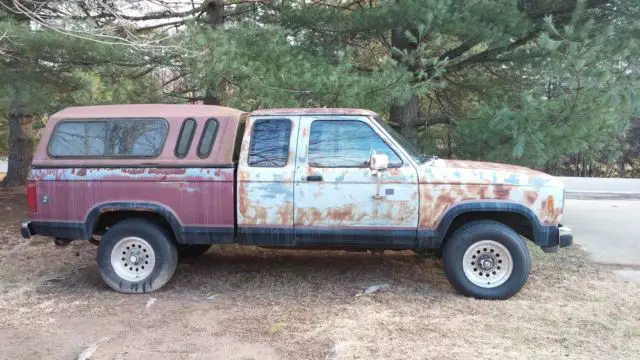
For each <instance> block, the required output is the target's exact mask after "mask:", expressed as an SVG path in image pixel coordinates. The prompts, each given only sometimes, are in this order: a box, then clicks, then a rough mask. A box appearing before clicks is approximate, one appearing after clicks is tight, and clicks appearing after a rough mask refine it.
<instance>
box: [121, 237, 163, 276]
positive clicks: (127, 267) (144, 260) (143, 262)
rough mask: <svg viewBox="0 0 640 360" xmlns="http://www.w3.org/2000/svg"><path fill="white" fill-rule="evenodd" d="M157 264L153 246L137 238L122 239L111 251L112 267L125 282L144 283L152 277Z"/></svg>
mask: <svg viewBox="0 0 640 360" xmlns="http://www.w3.org/2000/svg"><path fill="white" fill-rule="evenodd" d="M155 264H156V253H155V252H154V251H153V248H152V247H151V245H149V243H148V242H147V241H146V240H144V239H142V238H139V237H136V236H129V237H125V238H122V239H121V240H120V241H118V243H116V245H115V246H114V247H113V250H111V266H112V267H113V270H114V271H115V272H116V274H117V275H118V276H119V277H120V278H122V279H123V280H127V281H135V282H137V281H142V280H144V279H146V278H147V277H149V275H151V273H152V272H153V268H154V266H155Z"/></svg>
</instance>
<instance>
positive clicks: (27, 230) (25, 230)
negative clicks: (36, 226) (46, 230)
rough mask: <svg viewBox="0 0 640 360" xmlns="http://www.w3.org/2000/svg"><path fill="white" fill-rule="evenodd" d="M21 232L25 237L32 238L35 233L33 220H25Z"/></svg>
mask: <svg viewBox="0 0 640 360" xmlns="http://www.w3.org/2000/svg"><path fill="white" fill-rule="evenodd" d="M20 234H21V235H22V237H23V238H25V239H30V238H31V237H32V236H33V235H35V233H34V232H33V228H32V227H31V221H25V222H23V223H22V225H20Z"/></svg>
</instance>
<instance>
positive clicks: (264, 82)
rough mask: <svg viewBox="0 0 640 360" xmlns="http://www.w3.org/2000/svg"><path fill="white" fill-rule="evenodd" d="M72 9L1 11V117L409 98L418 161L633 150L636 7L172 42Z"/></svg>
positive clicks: (409, 4) (537, 161) (443, 4)
mask: <svg viewBox="0 0 640 360" xmlns="http://www.w3.org/2000/svg"><path fill="white" fill-rule="evenodd" d="M160 2H162V0H161V1H160ZM81 3H82V4H79V3H74V2H68V1H64V0H62V1H55V2H48V7H47V9H45V10H41V11H44V12H45V13H46V14H45V15H47V16H51V18H52V19H56V17H55V16H58V17H59V18H60V19H58V20H52V21H51V22H50V24H49V25H47V26H43V25H42V24H40V25H37V24H34V21H27V20H28V19H27V18H25V17H20V16H17V15H16V13H14V12H9V11H6V10H5V8H0V52H1V53H2V55H3V56H2V59H0V115H1V114H7V113H8V112H9V111H11V109H18V110H19V111H20V112H23V113H36V114H46V113H49V112H51V111H55V110H58V109H60V108H62V107H65V106H71V105H80V104H103V103H125V102H130V103H131V102H132V103H136V102H139V103H145V102H147V103H153V102H177V101H185V100H196V99H203V98H204V95H205V93H206V91H213V92H214V93H215V95H216V96H217V97H218V98H219V99H220V100H221V102H222V104H223V105H226V106H232V107H236V108H240V109H244V110H252V109H256V108H267V107H294V106H295V107H315V106H344V107H358V108H367V109H372V110H375V111H377V112H379V113H381V114H383V115H386V114H387V113H388V112H389V108H390V106H391V105H401V104H403V103H404V102H406V101H407V99H409V98H411V97H412V96H416V95H417V96H418V99H419V109H420V119H419V123H418V124H414V125H417V126H416V131H418V134H419V136H420V143H421V145H422V146H423V148H424V150H425V151H426V152H430V153H431V152H435V153H438V154H439V155H442V156H454V157H459V158H472V159H483V160H495V161H503V162H510V163H518V164H523V165H527V166H534V167H539V168H545V169H550V170H554V169H562V168H569V167H570V166H569V165H567V162H571V161H573V159H575V158H577V157H578V156H579V157H580V159H581V161H583V162H591V163H593V164H596V163H598V162H600V163H602V162H605V163H606V162H608V161H611V162H613V161H616V159H620V158H624V157H625V156H627V155H628V154H630V151H635V150H633V149H635V148H634V147H633V146H632V145H630V144H633V141H635V140H633V139H629V137H630V136H632V135H633V134H631V133H630V132H629V128H630V126H629V124H630V121H631V120H632V119H634V118H636V117H638V116H639V114H638V112H639V111H640V108H639V105H638V104H639V101H638V100H639V99H638V91H637V88H638V85H639V84H638V82H639V79H640V78H639V74H640V60H639V59H640V42H639V40H638V39H640V25H639V23H638V21H637V19H638V18H640V3H638V2H637V1H636V0H578V1H576V0H535V1H532V0H403V1H378V2H369V1H360V2H357V1H356V2H353V1H348V2H347V1H333V0H327V1H323V2H313V3H309V2H308V1H302V0H293V1H268V2H239V3H235V4H233V5H231V4H230V3H229V4H227V5H226V6H225V17H224V25H220V26H216V27H215V28H214V27H211V25H210V24H209V23H208V22H207V19H206V16H205V15H204V14H206V11H205V12H203V11H195V10H194V11H193V12H192V14H194V15H197V16H194V17H190V18H189V19H187V18H185V19H184V20H185V23H186V26H183V27H180V28H178V29H175V30H174V31H173V30H172V31H166V28H165V29H164V30H163V29H160V28H154V29H151V30H149V29H148V30H144V31H137V30H136V26H141V25H139V24H137V23H135V22H134V21H129V22H126V21H123V19H124V18H131V14H128V13H127V11H126V10H123V9H118V8H117V6H118V5H116V4H113V5H109V6H111V8H105V6H107V5H105V4H99V5H97V6H94V5H93V4H92V3H87V2H81ZM197 4H198V2H196V3H194V6H197ZM207 4H208V3H207ZM92 6H94V7H92ZM57 7H60V8H62V9H64V11H62V12H58V13H56V12H55V11H54V10H51V9H56V8H57ZM83 7H84V8H83ZM87 7H88V8H90V9H89V10H90V11H89V13H92V14H94V15H93V16H92V17H91V18H87V17H86V14H87ZM140 8H143V7H140ZM196 10H197V9H196ZM34 11H35V10H34ZM52 12H53V13H52ZM116 13H119V14H120V15H118V16H115V15H114V14H116ZM52 14H53V15H52ZM69 14H71V15H69ZM198 14H199V15H198ZM54 15H55V16H54ZM151 15H153V16H151V17H152V18H153V19H156V20H159V21H162V19H163V17H166V19H172V18H174V17H175V16H172V14H170V13H167V14H166V16H165V15H163V13H153V14H151ZM47 16H44V17H42V18H43V19H44V18H48V17H47ZM178 17H179V16H178ZM52 29H55V30H52ZM2 34H5V35H2ZM394 34H395V35H394ZM398 34H399V36H398ZM5 55H6V56H5ZM159 74H163V75H159ZM630 134H631V135H630ZM1 136H2V127H0V137H1ZM0 141H1V140H0ZM0 147H1V145H0ZM1 151H2V150H1V149H0V152H1ZM554 171H555V170H554Z"/></svg>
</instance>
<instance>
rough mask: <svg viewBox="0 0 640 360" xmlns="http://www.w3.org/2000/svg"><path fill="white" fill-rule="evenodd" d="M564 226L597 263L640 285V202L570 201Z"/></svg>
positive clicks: (566, 207)
mask: <svg viewBox="0 0 640 360" xmlns="http://www.w3.org/2000/svg"><path fill="white" fill-rule="evenodd" d="M562 223H563V225H565V226H568V227H570V228H571V229H573V233H574V242H575V243H576V244H579V245H580V246H581V247H582V248H583V249H584V250H585V251H587V252H588V253H589V254H590V255H591V257H592V258H593V259H594V260H595V261H596V262H598V263H601V264H603V265H610V266H613V267H615V268H617V272H618V273H619V274H620V275H621V276H624V277H626V278H628V279H629V280H632V281H635V282H638V283H640V200H606V199H599V200H581V199H568V200H567V201H566V205H565V212H564V217H563V221H562ZM561 251H562V250H561Z"/></svg>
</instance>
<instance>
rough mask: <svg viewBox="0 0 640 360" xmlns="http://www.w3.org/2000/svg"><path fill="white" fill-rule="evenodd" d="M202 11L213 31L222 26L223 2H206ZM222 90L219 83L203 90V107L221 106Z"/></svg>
mask: <svg viewBox="0 0 640 360" xmlns="http://www.w3.org/2000/svg"><path fill="white" fill-rule="evenodd" d="M204 11H205V13H206V14H207V24H208V25H209V26H211V27H212V28H213V29H217V28H218V27H220V26H222V24H224V2H223V1H222V0H206V1H205V6H204ZM222 89H224V83H223V82H222V81H220V83H219V84H218V86H212V85H209V87H208V88H207V89H206V90H205V95H204V101H203V102H204V104H205V105H221V104H222V101H221V99H220V94H219V92H220V90H222Z"/></svg>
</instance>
